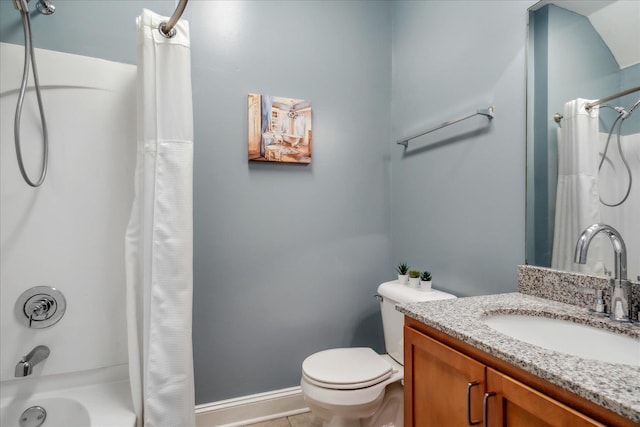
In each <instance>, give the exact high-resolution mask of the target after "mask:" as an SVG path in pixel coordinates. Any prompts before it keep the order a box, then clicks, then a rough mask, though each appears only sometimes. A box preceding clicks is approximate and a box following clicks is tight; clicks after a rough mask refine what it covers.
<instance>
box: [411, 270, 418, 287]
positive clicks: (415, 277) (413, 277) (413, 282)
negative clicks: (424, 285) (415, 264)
mask: <svg viewBox="0 0 640 427" xmlns="http://www.w3.org/2000/svg"><path fill="white" fill-rule="evenodd" d="M409 286H411V287H412V288H417V287H418V286H420V272H419V271H418V270H409Z"/></svg>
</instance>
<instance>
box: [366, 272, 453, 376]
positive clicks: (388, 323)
mask: <svg viewBox="0 0 640 427" xmlns="http://www.w3.org/2000/svg"><path fill="white" fill-rule="evenodd" d="M378 295H379V296H381V297H382V298H381V301H380V311H381V313H382V328H383V330H384V345H385V347H386V350H387V354H388V355H389V356H391V357H392V358H393V359H394V360H395V361H396V362H398V363H400V364H401V365H404V358H403V356H404V335H403V326H404V314H402V313H400V312H399V311H398V310H396V305H398V304H406V303H410V302H421V301H435V300H443V299H452V298H456V296H455V295H451V294H449V293H446V292H442V291H438V290H436V289H432V290H430V291H421V290H419V289H415V288H410V287H409V286H408V285H401V284H399V283H398V282H397V281H395V280H394V281H391V282H385V283H382V284H381V285H380V286H378Z"/></svg>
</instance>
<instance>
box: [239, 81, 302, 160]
mask: <svg viewBox="0 0 640 427" xmlns="http://www.w3.org/2000/svg"><path fill="white" fill-rule="evenodd" d="M248 113H249V114H248V117H249V132H248V136H249V144H248V145H249V160H252V161H258V162H284V163H305V164H306V163H311V140H312V130H311V101H305V100H303V99H294V98H283V97H280V96H269V95H260V94H255V93H250V94H249V96H248Z"/></svg>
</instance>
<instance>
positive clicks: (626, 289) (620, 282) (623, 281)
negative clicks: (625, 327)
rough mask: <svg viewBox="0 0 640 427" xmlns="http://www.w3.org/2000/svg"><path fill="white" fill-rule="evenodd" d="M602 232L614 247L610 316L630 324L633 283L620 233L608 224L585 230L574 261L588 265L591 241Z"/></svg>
mask: <svg viewBox="0 0 640 427" xmlns="http://www.w3.org/2000/svg"><path fill="white" fill-rule="evenodd" d="M600 232H603V233H605V234H606V235H607V236H609V240H611V244H612V245H613V256H614V276H613V278H612V279H609V286H610V288H611V307H610V310H609V314H610V317H611V319H613V320H617V321H620V322H629V321H630V318H631V283H630V282H629V281H628V280H627V247H626V246H625V244H624V240H622V236H621V235H620V233H619V232H618V231H617V230H616V229H615V228H613V227H611V226H610V225H607V224H593V225H590V226H589V227H587V228H585V229H584V231H583V232H582V234H581V235H580V237H579V238H578V242H577V243H576V250H575V253H574V261H575V262H577V263H579V264H586V263H587V251H588V250H589V245H590V244H591V240H592V239H593V238H594V237H595V236H596V234H598V233H600Z"/></svg>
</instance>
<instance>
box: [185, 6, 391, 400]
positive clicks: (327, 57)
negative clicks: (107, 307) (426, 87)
mask: <svg viewBox="0 0 640 427" xmlns="http://www.w3.org/2000/svg"><path fill="white" fill-rule="evenodd" d="M389 16H390V5H389V3H387V2H353V1H344V2H316V1H302V2H291V1H283V2H264V1H255V2H242V3H240V2H221V3H217V2H203V1H194V2H190V3H189V6H188V15H187V19H189V21H190V25H191V38H192V66H193V87H194V91H193V97H194V105H195V107H196V108H195V111H194V114H195V118H194V120H195V123H196V129H195V155H196V158H195V166H194V167H195V194H196V197H195V214H194V215H195V231H196V235H195V251H194V253H195V284H194V286H195V289H194V291H195V301H194V347H195V355H194V357H195V370H196V389H197V400H198V402H210V401H215V400H218V399H224V398H230V397H235V396H242V395H247V394H251V393H257V392H263V391H268V390H274V389H279V388H284V387H291V386H295V385H298V384H299V381H300V366H301V364H302V361H303V359H304V358H305V357H306V356H308V355H309V354H311V353H313V352H315V351H318V350H321V349H326V348H330V347H339V346H351V345H365V346H368V345H371V346H373V347H374V348H376V349H377V350H382V349H383V340H382V331H381V323H380V322H381V320H380V316H379V310H378V306H377V302H376V300H375V299H374V298H373V295H374V293H375V291H376V287H377V285H378V284H379V283H381V282H382V281H386V280H390V279H392V278H393V276H394V273H393V266H392V265H391V256H390V244H389V209H388V206H389V203H390V202H389V177H388V175H389V172H388V154H389V140H390V139H391V132H390V127H391V126H390V112H389V111H390V104H391V90H390V89H391V63H390V60H389V59H390V52H391V34H390V19H389ZM249 92H255V93H263V94H268V95H277V96H286V97H292V98H300V99H308V100H310V101H311V102H312V103H313V139H314V141H313V163H312V164H311V165H309V166H299V165H286V164H266V163H249V162H247V143H246V141H247V119H246V117H247V112H246V110H247V99H246V96H247V94H248V93H249Z"/></svg>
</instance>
